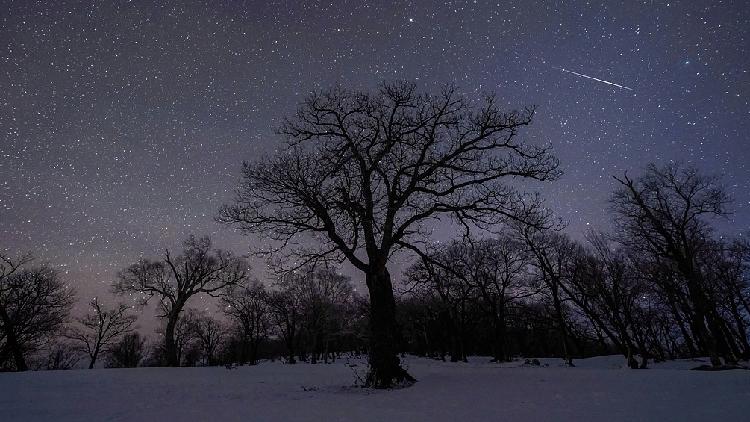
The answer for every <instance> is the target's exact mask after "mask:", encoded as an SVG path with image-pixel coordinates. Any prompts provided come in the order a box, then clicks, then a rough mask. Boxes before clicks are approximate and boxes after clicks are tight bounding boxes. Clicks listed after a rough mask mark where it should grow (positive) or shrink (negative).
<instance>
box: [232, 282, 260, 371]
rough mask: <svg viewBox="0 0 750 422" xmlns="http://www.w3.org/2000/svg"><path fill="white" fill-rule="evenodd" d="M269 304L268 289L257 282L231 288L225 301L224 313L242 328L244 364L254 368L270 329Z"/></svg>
mask: <svg viewBox="0 0 750 422" xmlns="http://www.w3.org/2000/svg"><path fill="white" fill-rule="evenodd" d="M268 300H269V296H268V292H267V291H266V288H265V286H264V285H263V284H262V283H260V282H258V281H257V280H253V281H252V282H250V283H249V284H242V285H236V286H232V287H230V288H229V289H228V290H227V292H226V295H224V296H223V297H222V303H223V304H224V313H225V314H227V316H229V317H230V318H231V319H233V320H234V321H235V322H236V324H237V325H238V327H239V337H240V338H239V340H240V348H241V349H240V360H241V363H244V362H245V361H246V362H248V363H250V364H251V365H255V363H256V362H257V361H258V348H259V347H260V343H261V341H263V340H264V339H265V338H266V336H267V334H268V328H269V325H270V309H269V303H268Z"/></svg>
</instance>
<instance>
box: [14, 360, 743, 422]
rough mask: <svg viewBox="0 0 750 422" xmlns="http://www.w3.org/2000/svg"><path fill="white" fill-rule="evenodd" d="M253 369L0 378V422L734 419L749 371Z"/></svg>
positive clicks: (480, 364) (466, 366)
mask: <svg viewBox="0 0 750 422" xmlns="http://www.w3.org/2000/svg"><path fill="white" fill-rule="evenodd" d="M357 362H358V363H359V366H357V367H354V368H352V367H349V366H348V365H347V364H346V362H345V361H343V360H340V361H338V362H337V363H335V364H330V365H324V364H320V365H308V364H299V365H284V364H281V363H278V362H277V363H270V362H269V363H263V364H261V365H258V366H255V367H240V368H237V369H233V370H227V369H225V368H223V367H213V368H137V369H101V370H76V371H47V372H26V373H6V374H0V409H2V414H1V415H2V416H1V417H0V420H3V421H60V422H63V421H84V420H85V421H105V420H106V421H139V420H148V421H159V422H168V421H182V422H186V421H456V420H460V421H493V420H505V421H519V422H522V421H740V420H747V418H748V415H750V371H741V370H736V371H723V372H701V371H689V370H687V369H686V368H689V367H693V366H696V365H697V364H699V363H700V362H690V361H679V362H669V363H666V364H661V365H656V366H655V367H654V369H649V370H628V369H624V368H622V367H623V364H624V362H623V359H622V358H621V357H619V356H617V357H615V356H612V357H597V358H592V359H586V360H579V361H577V364H578V366H577V367H575V368H566V367H561V366H559V364H560V361H559V360H552V359H543V360H542V364H543V365H544V364H547V365H549V366H542V367H528V366H523V365H519V363H510V364H503V365H498V364H490V363H486V362H487V359H486V358H474V359H472V360H471V361H470V362H469V363H459V364H455V363H454V364H451V363H443V362H438V361H433V360H428V359H420V358H407V360H406V362H407V365H408V367H409V370H410V372H411V373H412V374H414V375H415V376H416V377H417V379H418V380H419V382H418V383H417V384H415V385H414V386H412V387H410V388H406V389H401V390H392V391H373V390H368V389H361V388H357V387H354V386H353V385H354V384H355V382H356V376H355V371H360V372H364V370H365V366H364V365H363V364H362V362H361V361H357Z"/></svg>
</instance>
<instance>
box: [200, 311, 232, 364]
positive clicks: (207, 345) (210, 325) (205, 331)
mask: <svg viewBox="0 0 750 422" xmlns="http://www.w3.org/2000/svg"><path fill="white" fill-rule="evenodd" d="M192 329H193V334H194V336H195V340H196V341H197V342H198V345H199V347H200V351H201V355H202V357H203V363H204V364H205V365H207V366H213V365H215V364H216V361H215V359H214V358H215V356H216V350H218V348H219V345H220V344H221V342H222V340H223V339H224V334H225V332H224V327H223V325H222V324H221V322H219V321H218V320H216V319H215V318H212V317H210V316H208V315H206V314H199V315H197V316H196V318H194V319H193V321H192Z"/></svg>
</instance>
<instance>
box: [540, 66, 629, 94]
mask: <svg viewBox="0 0 750 422" xmlns="http://www.w3.org/2000/svg"><path fill="white" fill-rule="evenodd" d="M552 67H553V68H554V69H557V70H560V71H562V72H565V73H572V74H573V75H576V76H580V77H581V78H586V79H591V80H594V81H597V82H601V83H603V84H607V85H612V86H616V87H618V88H620V89H627V90H628V91H633V88H630V87H627V86H625V85H620V84H617V83H614V82H610V81H605V80H604V79H599V78H595V77H593V76H589V75H584V74H583V73H578V72H574V71H572V70H568V69H563V68H562V67H557V66H552Z"/></svg>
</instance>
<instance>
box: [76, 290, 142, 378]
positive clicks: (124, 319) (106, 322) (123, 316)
mask: <svg viewBox="0 0 750 422" xmlns="http://www.w3.org/2000/svg"><path fill="white" fill-rule="evenodd" d="M89 306H91V311H90V312H89V313H87V314H86V315H84V316H83V317H81V318H78V319H77V322H78V324H79V326H76V327H72V328H71V329H69V330H68V332H67V333H65V336H66V337H68V338H69V339H71V340H73V341H74V342H76V343H78V344H79V345H80V346H81V348H82V349H83V350H84V351H85V352H86V353H87V354H88V356H89V369H92V368H93V367H94V365H95V364H96V361H97V359H98V358H99V355H100V354H101V353H107V352H108V351H109V347H110V346H112V344H113V343H114V342H116V341H118V340H119V339H120V337H122V336H123V335H124V334H127V333H128V332H130V330H131V329H132V327H133V324H134V323H135V321H136V319H137V317H136V316H135V315H130V314H129V313H128V311H129V310H130V307H128V306H127V305H124V304H119V305H117V306H116V307H115V308H112V309H106V308H104V307H103V306H102V304H101V303H100V302H99V300H98V299H97V298H94V299H92V300H91V302H89Z"/></svg>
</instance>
